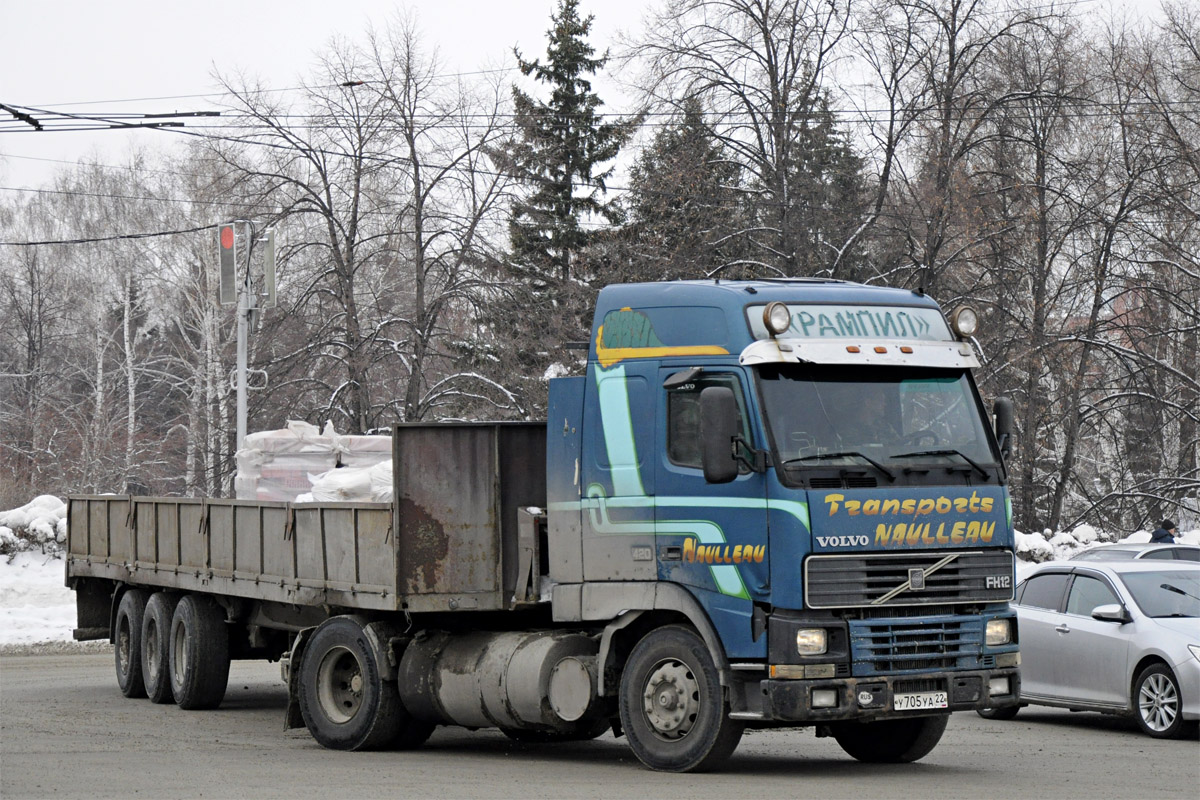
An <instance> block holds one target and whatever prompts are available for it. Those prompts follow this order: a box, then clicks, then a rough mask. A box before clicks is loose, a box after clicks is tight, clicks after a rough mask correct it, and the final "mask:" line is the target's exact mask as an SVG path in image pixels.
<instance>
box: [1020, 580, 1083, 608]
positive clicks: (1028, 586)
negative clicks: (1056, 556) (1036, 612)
mask: <svg viewBox="0 0 1200 800" xmlns="http://www.w3.org/2000/svg"><path fill="white" fill-rule="evenodd" d="M1070 577H1071V576H1070V575H1068V574H1066V573H1065V572H1052V573H1050V574H1047V575H1034V576H1033V577H1032V578H1030V579H1029V580H1027V581H1025V591H1024V592H1022V593H1021V605H1023V606H1031V607H1033V608H1046V609H1049V610H1050V611H1058V607H1059V606H1060V605H1061V604H1062V598H1063V593H1064V592H1065V591H1066V590H1067V579H1068V578H1070Z"/></svg>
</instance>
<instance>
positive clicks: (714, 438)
mask: <svg viewBox="0 0 1200 800" xmlns="http://www.w3.org/2000/svg"><path fill="white" fill-rule="evenodd" d="M737 435H738V429H737V399H736V398H734V396H733V390H732V389H730V388H729V387H728V386H709V387H708V388H707V389H704V390H702V391H701V392H700V440H701V464H702V465H703V467H704V480H706V481H708V482H709V483H729V482H730V481H731V480H733V479H734V478H736V477H737V474H738V464H737V461H736V459H735V458H734V447H735V445H734V442H733V440H734V438H735V437H736V436H737Z"/></svg>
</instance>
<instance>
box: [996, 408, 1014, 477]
mask: <svg viewBox="0 0 1200 800" xmlns="http://www.w3.org/2000/svg"><path fill="white" fill-rule="evenodd" d="M992 415H993V416H994V417H995V420H996V444H998V445H1000V455H1001V456H1002V457H1003V458H1004V460H1005V461H1008V460H1009V459H1010V458H1012V443H1013V403H1012V400H1011V399H1009V398H1007V397H997V398H996V402H995V404H994V405H993V406H992Z"/></svg>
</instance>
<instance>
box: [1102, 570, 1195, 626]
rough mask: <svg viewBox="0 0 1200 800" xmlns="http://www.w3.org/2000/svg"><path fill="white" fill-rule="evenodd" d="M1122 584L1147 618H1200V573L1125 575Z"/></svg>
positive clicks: (1122, 577)
mask: <svg viewBox="0 0 1200 800" xmlns="http://www.w3.org/2000/svg"><path fill="white" fill-rule="evenodd" d="M1121 581H1122V582H1123V583H1124V584H1125V586H1126V587H1128V589H1129V593H1130V594H1132V595H1133V600H1134V602H1135V603H1137V604H1138V608H1140V609H1141V610H1142V612H1143V613H1145V614H1146V616H1148V617H1200V570H1196V571H1194V572H1193V571H1191V570H1189V571H1183V570H1178V571H1174V570H1173V571H1165V570H1164V571H1163V572H1127V573H1125V574H1123V575H1121Z"/></svg>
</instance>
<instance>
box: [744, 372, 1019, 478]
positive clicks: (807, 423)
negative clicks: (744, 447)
mask: <svg viewBox="0 0 1200 800" xmlns="http://www.w3.org/2000/svg"><path fill="white" fill-rule="evenodd" d="M760 377H761V380H760V383H759V385H760V387H761V392H762V399H763V405H764V410H765V412H766V418H767V425H768V426H769V427H770V430H771V435H772V438H773V441H774V443H775V447H776V448H777V451H778V455H779V458H780V461H781V462H782V463H784V464H785V465H786V466H789V467H798V466H800V467H802V466H812V465H816V464H824V465H826V466H828V465H829V463H830V462H834V463H838V462H842V463H847V464H850V463H854V464H859V465H861V464H862V463H863V459H864V457H867V458H870V459H872V460H874V461H875V462H878V463H880V464H883V465H885V466H888V467H891V466H894V465H898V466H907V465H913V466H917V467H921V468H928V467H929V466H930V465H931V464H938V465H939V467H940V466H944V465H950V464H953V465H956V466H959V467H962V468H963V469H965V470H970V469H976V468H977V467H973V466H972V462H974V464H975V465H980V464H983V465H991V464H995V463H996V460H997V459H996V456H995V455H994V453H993V452H992V446H991V443H990V441H989V439H988V436H987V432H986V431H985V429H984V427H983V420H982V419H981V414H980V413H979V405H978V403H977V402H976V400H975V392H974V390H973V389H972V387H971V383H970V381H969V380H968V378H967V375H966V372H965V371H964V370H958V369H925V368H913V367H871V368H870V369H863V368H861V367H848V366H838V365H812V364H803V365H796V366H790V365H789V366H784V367H777V366H772V367H765V368H763V369H762V371H761V373H760Z"/></svg>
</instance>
